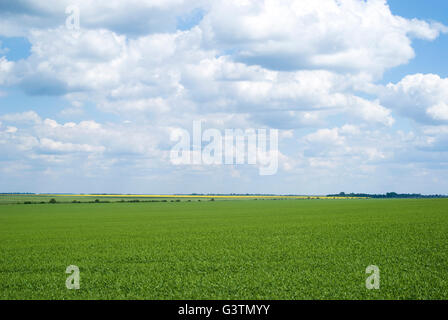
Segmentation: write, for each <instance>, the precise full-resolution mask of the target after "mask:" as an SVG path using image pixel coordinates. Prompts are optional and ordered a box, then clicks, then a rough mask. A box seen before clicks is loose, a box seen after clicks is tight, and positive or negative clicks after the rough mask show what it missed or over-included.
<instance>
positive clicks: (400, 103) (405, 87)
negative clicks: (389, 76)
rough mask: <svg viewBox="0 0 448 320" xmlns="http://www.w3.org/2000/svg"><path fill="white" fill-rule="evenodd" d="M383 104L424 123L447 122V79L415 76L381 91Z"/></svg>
mask: <svg viewBox="0 0 448 320" xmlns="http://www.w3.org/2000/svg"><path fill="white" fill-rule="evenodd" d="M379 92H380V100H381V102H382V103H383V104H384V105H386V106H388V107H390V108H394V109H397V110H398V111H399V112H400V113H401V114H402V115H404V116H406V117H409V118H411V119H414V120H415V121H417V122H421V123H443V122H444V121H448V107H447V105H446V102H447V101H448V79H447V78H445V79H443V78H440V77H439V76H438V75H435V74H414V75H408V76H406V77H404V78H403V79H402V80H401V81H400V82H398V83H396V84H393V83H390V84H388V85H387V86H386V87H384V88H380V89H379Z"/></svg>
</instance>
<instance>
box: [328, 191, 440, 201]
mask: <svg viewBox="0 0 448 320" xmlns="http://www.w3.org/2000/svg"><path fill="white" fill-rule="evenodd" d="M327 197H356V198H375V199H394V198H399V199H420V198H448V196H447V195H442V194H431V195H423V194H420V193H396V192H388V193H385V194H369V193H345V192H340V193H338V194H329V195H327Z"/></svg>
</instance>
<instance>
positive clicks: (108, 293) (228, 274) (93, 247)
mask: <svg viewBox="0 0 448 320" xmlns="http://www.w3.org/2000/svg"><path fill="white" fill-rule="evenodd" d="M447 208H448V200H446V199H437V200H429V199H424V200H334V201H321V200H309V201H301V200H287V201H273V200H259V201H254V200H252V201H238V200H228V201H214V202H212V201H202V202H198V201H193V202H187V201H182V202H174V203H172V202H165V203H162V202H154V203H84V204H30V205H23V204H22V205H18V204H2V205H0V253H1V254H0V298H1V299H448V210H447ZM68 265H76V266H78V267H79V268H80V270H81V289H80V290H68V289H66V287H65V280H66V277H67V276H68V275H67V274H65V269H66V267H67V266H68ZM369 265H377V266H378V267H379V268H380V272H381V287H380V290H367V289H366V287H365V280H366V278H367V276H368V275H367V274H366V273H365V269H366V267H367V266H369Z"/></svg>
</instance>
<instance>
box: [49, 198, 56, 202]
mask: <svg viewBox="0 0 448 320" xmlns="http://www.w3.org/2000/svg"><path fill="white" fill-rule="evenodd" d="M48 203H56V199H50V201H48Z"/></svg>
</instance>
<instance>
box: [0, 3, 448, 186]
mask: <svg viewBox="0 0 448 320" xmlns="http://www.w3.org/2000/svg"><path fill="white" fill-rule="evenodd" d="M338 3H339V2H336V1H335V0H318V1H315V2H313V3H312V4H311V3H305V2H303V1H294V0H290V1H247V2H246V3H245V5H241V2H238V1H228V2H226V3H215V2H212V1H206V0H193V1H181V0H179V1H166V2H163V3H159V2H154V3H151V1H138V0H133V1H130V2H126V1H98V2H97V3H95V4H93V3H86V2H83V1H48V2H45V3H39V4H38V3H35V2H33V1H27V0H24V1H21V2H16V1H5V2H2V4H1V5H0V21H1V22H0V192H14V191H20V192H86V193H87V192H91V193H94V192H111V193H112V192H113V193H193V192H196V193H206V192H214V193H230V192H235V193H288V194H325V193H334V192H340V191H345V192H372V193H380V192H388V191H397V192H420V193H445V194H446V193H448V192H447V190H448V182H446V181H448V179H446V178H447V177H448V176H447V173H448V172H447V170H448V162H447V160H446V159H448V157H447V155H448V154H447V152H448V66H447V64H446V63H445V61H444V57H446V56H447V55H448V27H447V26H448V3H447V2H446V1H442V0H431V1H426V2H424V1H419V0H407V1H403V0H389V1H387V2H385V1H382V0H369V1H358V0H345V1H340V3H339V4H338ZM73 5H74V6H75V7H76V8H78V9H79V15H80V26H79V29H78V28H75V29H73V28H70V27H67V25H66V20H67V19H68V18H69V17H70V13H69V14H67V13H66V9H67V8H68V7H69V6H73ZM70 12H71V11H70ZM70 21H71V20H70ZM198 120H204V127H206V128H214V129H217V130H218V131H219V132H222V133H224V130H225V129H232V128H240V129H243V130H244V129H249V128H255V129H258V128H267V129H276V130H279V150H278V151H279V154H278V171H277V172H276V174H274V175H272V176H260V174H259V170H258V169H259V168H257V166H251V165H186V164H185V165H174V164H173V163H172V162H170V150H171V149H172V148H173V146H175V145H176V141H174V140H171V137H172V136H173V133H175V132H178V130H187V131H188V132H191V130H192V127H193V122H194V121H198ZM203 146H204V145H203Z"/></svg>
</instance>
